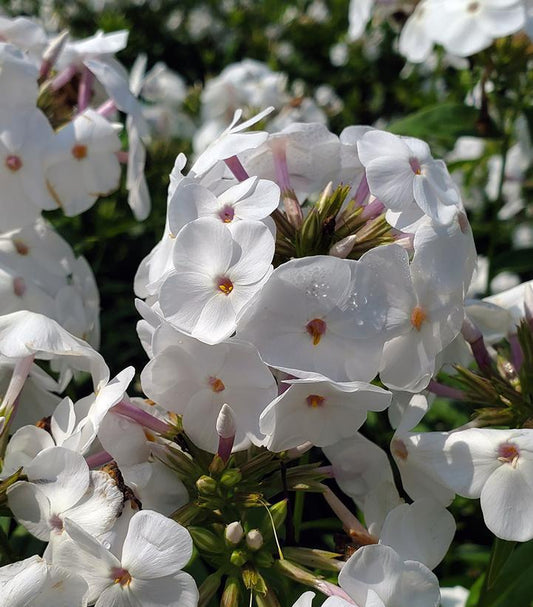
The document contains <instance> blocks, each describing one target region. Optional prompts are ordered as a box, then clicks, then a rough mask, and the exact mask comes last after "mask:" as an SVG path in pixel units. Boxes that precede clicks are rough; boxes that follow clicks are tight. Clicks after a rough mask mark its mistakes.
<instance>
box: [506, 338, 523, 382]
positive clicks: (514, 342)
mask: <svg viewBox="0 0 533 607" xmlns="http://www.w3.org/2000/svg"><path fill="white" fill-rule="evenodd" d="M509 343H510V344H511V361H512V363H513V367H514V368H515V371H516V372H517V373H518V372H519V371H520V369H521V368H522V365H523V364H524V353H523V352H522V346H521V345H520V342H519V341H518V335H517V334H516V333H513V334H512V335H509Z"/></svg>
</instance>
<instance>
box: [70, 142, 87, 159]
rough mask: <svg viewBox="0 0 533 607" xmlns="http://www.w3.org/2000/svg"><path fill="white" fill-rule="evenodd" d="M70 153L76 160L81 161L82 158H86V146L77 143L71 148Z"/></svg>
mask: <svg viewBox="0 0 533 607" xmlns="http://www.w3.org/2000/svg"><path fill="white" fill-rule="evenodd" d="M70 151H71V153H72V155H73V156H74V158H75V159H76V160H83V159H84V158H87V146H86V145H82V144H81V143H77V144H76V145H75V146H73V148H72V149H71V150H70Z"/></svg>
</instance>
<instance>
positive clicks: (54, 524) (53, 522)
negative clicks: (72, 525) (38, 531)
mask: <svg viewBox="0 0 533 607" xmlns="http://www.w3.org/2000/svg"><path fill="white" fill-rule="evenodd" d="M48 523H49V525H50V527H51V528H52V531H56V532H57V533H61V532H62V531H63V521H62V520H61V518H60V517H59V516H58V515H57V514H52V516H51V517H50V519H49V520H48Z"/></svg>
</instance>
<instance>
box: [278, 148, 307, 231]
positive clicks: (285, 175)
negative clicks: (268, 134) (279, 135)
mask: <svg viewBox="0 0 533 607" xmlns="http://www.w3.org/2000/svg"><path fill="white" fill-rule="evenodd" d="M271 149H272V156H273V159H274V170H275V171H276V179H277V180H278V185H279V187H280V189H281V196H282V199H283V207H284V208H285V214H286V215H287V219H288V220H289V222H290V223H291V225H293V226H294V227H295V228H296V229H297V230H298V229H299V228H300V227H301V225H302V223H303V219H304V217H303V213H302V207H301V206H300V203H299V201H298V199H297V198H296V194H295V193H294V190H293V189H292V186H291V180H290V177H289V167H288V166H287V156H286V154H285V142H284V141H282V140H276V139H274V140H273V141H272V143H271Z"/></svg>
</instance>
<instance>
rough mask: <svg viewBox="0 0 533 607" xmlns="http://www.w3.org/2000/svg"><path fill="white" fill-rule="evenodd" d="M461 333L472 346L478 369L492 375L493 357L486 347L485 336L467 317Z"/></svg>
mask: <svg viewBox="0 0 533 607" xmlns="http://www.w3.org/2000/svg"><path fill="white" fill-rule="evenodd" d="M461 333H462V334H463V337H464V338H465V339H466V341H467V342H468V343H469V344H470V348H471V349H472V354H473V355H474V358H475V360H476V362H477V364H478V367H479V368H480V369H481V370H482V371H484V372H485V373H486V374H487V375H492V373H493V363H492V357H491V355H490V352H489V351H488V350H487V346H486V345H485V340H484V339H483V334H482V333H481V331H480V330H479V328H478V327H476V325H475V324H474V323H473V322H472V321H471V320H470V319H469V318H468V317H466V318H465V320H464V322H463V326H462V327H461Z"/></svg>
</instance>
